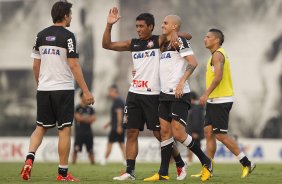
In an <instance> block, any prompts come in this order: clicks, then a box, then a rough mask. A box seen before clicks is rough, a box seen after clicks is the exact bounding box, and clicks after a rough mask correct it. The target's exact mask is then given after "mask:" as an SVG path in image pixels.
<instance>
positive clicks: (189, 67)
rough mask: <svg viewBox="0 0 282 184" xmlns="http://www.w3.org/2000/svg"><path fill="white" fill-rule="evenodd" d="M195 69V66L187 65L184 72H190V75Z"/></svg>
mask: <svg viewBox="0 0 282 184" xmlns="http://www.w3.org/2000/svg"><path fill="white" fill-rule="evenodd" d="M195 68H196V67H195V66H193V65H191V64H189V63H188V66H187V67H186V71H190V73H193V71H194V70H195Z"/></svg>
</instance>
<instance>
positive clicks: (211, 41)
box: [204, 32, 217, 49]
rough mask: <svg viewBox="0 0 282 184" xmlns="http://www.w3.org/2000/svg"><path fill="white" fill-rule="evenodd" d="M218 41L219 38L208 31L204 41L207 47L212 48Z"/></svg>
mask: <svg viewBox="0 0 282 184" xmlns="http://www.w3.org/2000/svg"><path fill="white" fill-rule="evenodd" d="M216 42H217V38H216V37H215V35H214V34H213V33H211V32H208V33H207V35H206V36H205V38H204V43H205V46H206V48H208V49H209V48H212V47H213V46H214V45H215V44H216Z"/></svg>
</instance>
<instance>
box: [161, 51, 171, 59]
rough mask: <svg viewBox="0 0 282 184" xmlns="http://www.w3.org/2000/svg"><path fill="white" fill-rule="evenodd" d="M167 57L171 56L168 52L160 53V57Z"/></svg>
mask: <svg viewBox="0 0 282 184" xmlns="http://www.w3.org/2000/svg"><path fill="white" fill-rule="evenodd" d="M167 58H171V55H170V53H169V52H164V53H162V54H161V59H167Z"/></svg>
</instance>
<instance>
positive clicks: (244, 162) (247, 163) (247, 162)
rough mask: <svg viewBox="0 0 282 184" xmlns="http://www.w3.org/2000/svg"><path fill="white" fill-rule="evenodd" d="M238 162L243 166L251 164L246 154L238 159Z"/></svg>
mask: <svg viewBox="0 0 282 184" xmlns="http://www.w3.org/2000/svg"><path fill="white" fill-rule="evenodd" d="M240 163H241V164H242V165H243V166H244V167H246V166H250V165H251V162H250V160H249V159H248V157H246V156H244V157H243V158H242V159H241V160H240Z"/></svg>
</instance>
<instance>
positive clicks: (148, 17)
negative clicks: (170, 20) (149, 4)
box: [136, 13, 155, 31]
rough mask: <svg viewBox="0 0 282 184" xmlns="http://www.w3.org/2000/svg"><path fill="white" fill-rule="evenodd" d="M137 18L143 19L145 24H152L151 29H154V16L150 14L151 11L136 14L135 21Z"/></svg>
mask: <svg viewBox="0 0 282 184" xmlns="http://www.w3.org/2000/svg"><path fill="white" fill-rule="evenodd" d="M137 20H143V21H145V23H146V24H147V26H150V25H152V26H153V29H152V31H153V30H154V27H155V18H154V15H152V14H151V13H141V14H140V15H138V16H137V17H136V21H137Z"/></svg>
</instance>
